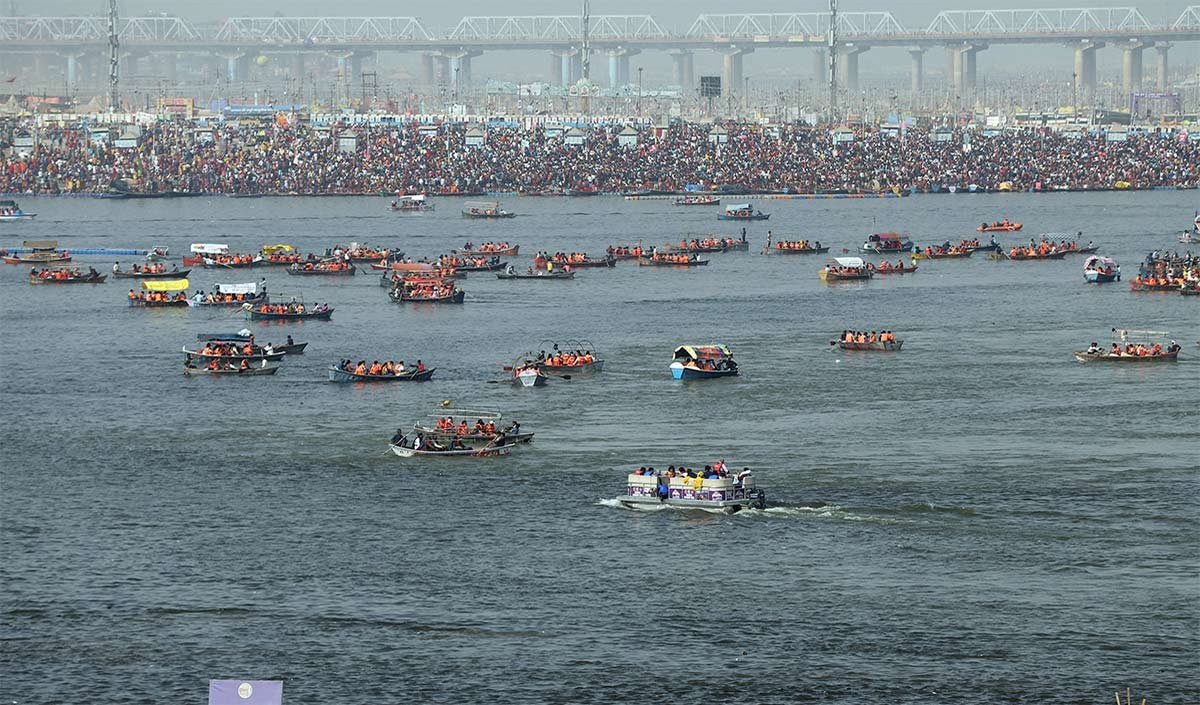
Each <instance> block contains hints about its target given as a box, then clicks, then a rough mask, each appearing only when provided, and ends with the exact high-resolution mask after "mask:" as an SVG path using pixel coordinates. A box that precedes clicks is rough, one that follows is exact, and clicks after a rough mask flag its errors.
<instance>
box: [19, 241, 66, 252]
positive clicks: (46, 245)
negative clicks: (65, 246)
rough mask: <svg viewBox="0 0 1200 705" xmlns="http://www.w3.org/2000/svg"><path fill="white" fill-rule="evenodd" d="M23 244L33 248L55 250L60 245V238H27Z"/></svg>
mask: <svg viewBox="0 0 1200 705" xmlns="http://www.w3.org/2000/svg"><path fill="white" fill-rule="evenodd" d="M21 244H23V245H24V246H25V247H28V248H29V249H31V250H53V249H55V248H56V247H58V240H26V241H25V242H23V243H21Z"/></svg>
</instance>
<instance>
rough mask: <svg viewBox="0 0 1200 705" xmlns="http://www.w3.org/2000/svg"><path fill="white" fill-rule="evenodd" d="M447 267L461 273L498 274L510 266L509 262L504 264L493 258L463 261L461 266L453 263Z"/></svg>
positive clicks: (497, 258)
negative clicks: (497, 272)
mask: <svg viewBox="0 0 1200 705" xmlns="http://www.w3.org/2000/svg"><path fill="white" fill-rule="evenodd" d="M455 259H457V258H455ZM446 266H451V267H453V268H454V269H455V270H456V271H459V272H496V271H499V270H501V269H504V268H505V267H506V266H508V262H502V261H500V258H499V257H493V258H491V259H483V258H479V259H473V260H465V261H462V262H461V264H460V263H458V262H451V263H449V264H447V265H446Z"/></svg>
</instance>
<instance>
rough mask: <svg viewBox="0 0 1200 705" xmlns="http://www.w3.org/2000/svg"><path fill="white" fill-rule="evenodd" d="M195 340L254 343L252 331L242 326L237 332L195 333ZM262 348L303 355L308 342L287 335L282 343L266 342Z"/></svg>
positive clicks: (236, 343) (286, 353) (242, 343)
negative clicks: (300, 341) (301, 341)
mask: <svg viewBox="0 0 1200 705" xmlns="http://www.w3.org/2000/svg"><path fill="white" fill-rule="evenodd" d="M196 340H198V341H200V342H202V343H233V344H235V345H245V344H246V343H254V333H252V332H251V331H250V330H249V329H246V328H243V329H242V330H240V331H238V332H237V333H197V334H196ZM262 347H263V349H264V350H265V349H270V350H271V351H272V352H277V353H283V354H285V355H303V354H304V348H306V347H308V343H297V342H294V341H292V336H290V335H289V336H288V342H286V343H284V344H282V345H273V344H271V343H267V344H266V345H264V346H262Z"/></svg>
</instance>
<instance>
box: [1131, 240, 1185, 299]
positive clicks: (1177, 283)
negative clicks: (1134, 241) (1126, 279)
mask: <svg viewBox="0 0 1200 705" xmlns="http://www.w3.org/2000/svg"><path fill="white" fill-rule="evenodd" d="M1132 288H1133V290H1134V291H1147V290H1155V289H1157V290H1180V291H1187V290H1192V289H1198V288H1200V254H1192V253H1191V252H1186V253H1184V254H1179V253H1178V252H1161V251H1159V250H1154V251H1153V252H1151V253H1150V254H1148V255H1146V259H1145V261H1143V262H1142V264H1141V266H1140V267H1138V274H1137V276H1136V277H1134V279H1133V282H1132Z"/></svg>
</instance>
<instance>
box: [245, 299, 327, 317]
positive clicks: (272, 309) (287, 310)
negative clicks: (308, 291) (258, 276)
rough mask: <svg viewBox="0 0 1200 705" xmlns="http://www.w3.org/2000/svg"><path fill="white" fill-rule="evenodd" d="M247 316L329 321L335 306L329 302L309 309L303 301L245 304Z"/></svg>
mask: <svg viewBox="0 0 1200 705" xmlns="http://www.w3.org/2000/svg"><path fill="white" fill-rule="evenodd" d="M243 308H244V309H245V310H246V314H247V317H248V318H249V319H250V320H252V321H310V320H311V321H328V320H330V319H331V318H332V317H333V308H332V307H330V306H329V305H328V304H323V305H319V306H317V307H316V308H313V309H311V310H310V309H308V308H306V307H305V306H304V302H303V301H293V302H291V303H286V304H270V303H267V304H258V305H257V306H251V305H245V306H243Z"/></svg>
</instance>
